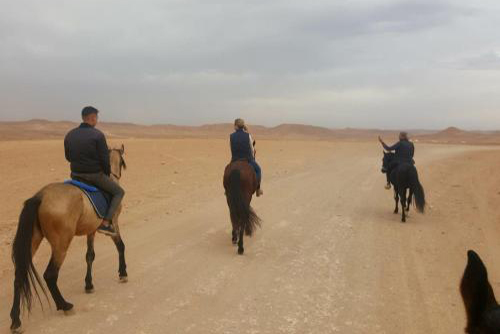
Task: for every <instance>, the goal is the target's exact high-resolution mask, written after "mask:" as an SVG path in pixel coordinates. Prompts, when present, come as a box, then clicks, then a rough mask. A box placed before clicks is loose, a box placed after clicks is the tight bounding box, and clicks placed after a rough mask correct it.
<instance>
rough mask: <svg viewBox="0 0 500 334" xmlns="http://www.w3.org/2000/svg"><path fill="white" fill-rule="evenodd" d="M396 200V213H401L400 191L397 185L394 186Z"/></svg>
mask: <svg viewBox="0 0 500 334" xmlns="http://www.w3.org/2000/svg"><path fill="white" fill-rule="evenodd" d="M394 201H395V202H396V208H395V209H394V214H398V213H399V206H398V205H399V193H398V189H397V188H396V187H394Z"/></svg>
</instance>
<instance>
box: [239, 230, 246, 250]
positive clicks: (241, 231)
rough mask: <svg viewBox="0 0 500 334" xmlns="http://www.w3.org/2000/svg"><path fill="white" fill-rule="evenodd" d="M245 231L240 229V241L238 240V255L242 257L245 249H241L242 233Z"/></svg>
mask: <svg viewBox="0 0 500 334" xmlns="http://www.w3.org/2000/svg"><path fill="white" fill-rule="evenodd" d="M244 231H245V229H244V228H243V227H240V239H239V240H238V254H240V255H243V253H244V252H245V249H244V248H243V233H244Z"/></svg>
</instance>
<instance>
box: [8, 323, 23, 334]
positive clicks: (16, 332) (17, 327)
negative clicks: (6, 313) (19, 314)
mask: <svg viewBox="0 0 500 334" xmlns="http://www.w3.org/2000/svg"><path fill="white" fill-rule="evenodd" d="M10 332H11V333H12V334H21V333H23V332H24V331H23V329H22V327H21V322H20V321H19V322H18V321H15V322H13V323H12V326H10Z"/></svg>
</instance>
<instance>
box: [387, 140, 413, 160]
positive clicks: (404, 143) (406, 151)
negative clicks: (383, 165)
mask: <svg viewBox="0 0 500 334" xmlns="http://www.w3.org/2000/svg"><path fill="white" fill-rule="evenodd" d="M384 149H385V150H386V151H389V152H391V151H395V158H396V161H398V162H409V163H413V155H414V154H415V146H413V143H412V142H410V141H409V140H400V141H399V142H397V143H396V144H394V145H392V146H387V145H385V144H384Z"/></svg>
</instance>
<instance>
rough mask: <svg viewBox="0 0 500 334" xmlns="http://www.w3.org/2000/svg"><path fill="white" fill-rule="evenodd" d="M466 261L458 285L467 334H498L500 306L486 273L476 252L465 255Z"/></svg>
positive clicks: (499, 331)
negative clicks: (464, 311) (462, 302)
mask: <svg viewBox="0 0 500 334" xmlns="http://www.w3.org/2000/svg"><path fill="white" fill-rule="evenodd" d="M467 257H468V261H467V267H466V268H465V272H464V276H463V278H462V282H461V284H460V292H461V294H462V299H463V301H464V305H465V310H466V312H467V327H466V328H465V332H466V333H468V334H498V333H500V305H498V303H497V300H496V298H495V294H494V293H493V289H492V288H491V285H490V282H489V281H488V272H487V270H486V267H485V265H484V263H483V261H481V258H480V257H479V255H477V253H476V252H474V251H472V250H470V251H469V252H468V253H467Z"/></svg>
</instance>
